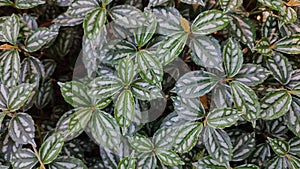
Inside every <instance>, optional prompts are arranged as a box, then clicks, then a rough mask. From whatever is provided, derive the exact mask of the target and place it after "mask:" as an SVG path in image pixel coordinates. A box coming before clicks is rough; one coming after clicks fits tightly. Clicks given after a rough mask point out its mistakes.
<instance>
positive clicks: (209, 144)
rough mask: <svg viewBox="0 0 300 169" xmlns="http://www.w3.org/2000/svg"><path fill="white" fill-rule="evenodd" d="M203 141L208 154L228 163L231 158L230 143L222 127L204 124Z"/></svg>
mask: <svg viewBox="0 0 300 169" xmlns="http://www.w3.org/2000/svg"><path fill="white" fill-rule="evenodd" d="M203 142H204V145H205V148H206V150H207V151H208V153H209V155H210V156H211V157H212V158H213V159H215V160H217V161H218V162H220V163H228V162H229V161H230V160H231V158H232V144H231V141H230V138H229V136H228V134H227V133H226V132H225V131H224V130H222V129H214V128H211V127H209V126H206V128H205V130H204V135H203Z"/></svg>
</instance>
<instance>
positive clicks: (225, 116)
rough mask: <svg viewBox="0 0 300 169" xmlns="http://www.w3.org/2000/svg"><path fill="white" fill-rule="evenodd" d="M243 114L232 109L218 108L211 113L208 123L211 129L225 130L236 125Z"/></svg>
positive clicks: (207, 118)
mask: <svg viewBox="0 0 300 169" xmlns="http://www.w3.org/2000/svg"><path fill="white" fill-rule="evenodd" d="M241 114H242V113H241V112H239V111H237V110H235V109H231V108H217V109H214V110H213V111H211V112H209V113H208V115H207V117H206V121H207V124H208V125H209V126H210V127H213V128H217V129H223V128H226V127H230V126H232V125H233V124H235V123H236V122H237V121H238V119H239V118H240V116H241Z"/></svg>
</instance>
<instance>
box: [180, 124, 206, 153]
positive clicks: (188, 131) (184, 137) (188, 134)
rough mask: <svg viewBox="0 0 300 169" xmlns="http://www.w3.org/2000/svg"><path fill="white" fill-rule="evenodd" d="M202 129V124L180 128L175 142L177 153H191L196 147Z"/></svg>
mask: <svg viewBox="0 0 300 169" xmlns="http://www.w3.org/2000/svg"><path fill="white" fill-rule="evenodd" d="M202 129H203V126H202V123H200V122H195V123H189V124H185V125H182V126H180V127H179V129H178V131H177V132H176V133H177V136H176V137H175V140H174V147H175V151H176V152H178V153H180V154H182V153H185V152H189V151H190V150H191V149H192V148H193V147H194V146H195V145H196V143H197V141H198V139H199V135H200V133H201V131H202Z"/></svg>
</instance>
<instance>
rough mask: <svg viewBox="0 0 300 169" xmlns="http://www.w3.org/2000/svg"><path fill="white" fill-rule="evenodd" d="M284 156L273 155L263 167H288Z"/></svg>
mask: <svg viewBox="0 0 300 169" xmlns="http://www.w3.org/2000/svg"><path fill="white" fill-rule="evenodd" d="M287 163H288V162H287V160H286V158H285V157H274V158H273V159H271V160H270V161H268V163H267V164H266V167H265V169H275V168H281V169H288V164H287Z"/></svg>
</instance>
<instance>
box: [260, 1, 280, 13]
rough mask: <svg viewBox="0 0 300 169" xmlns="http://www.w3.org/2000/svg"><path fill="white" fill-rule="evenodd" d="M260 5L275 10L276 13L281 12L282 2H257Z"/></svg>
mask: <svg viewBox="0 0 300 169" xmlns="http://www.w3.org/2000/svg"><path fill="white" fill-rule="evenodd" d="M258 2H260V3H261V4H262V5H265V6H267V7H269V8H271V9H275V10H278V11H281V10H282V7H283V2H282V0H258Z"/></svg>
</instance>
